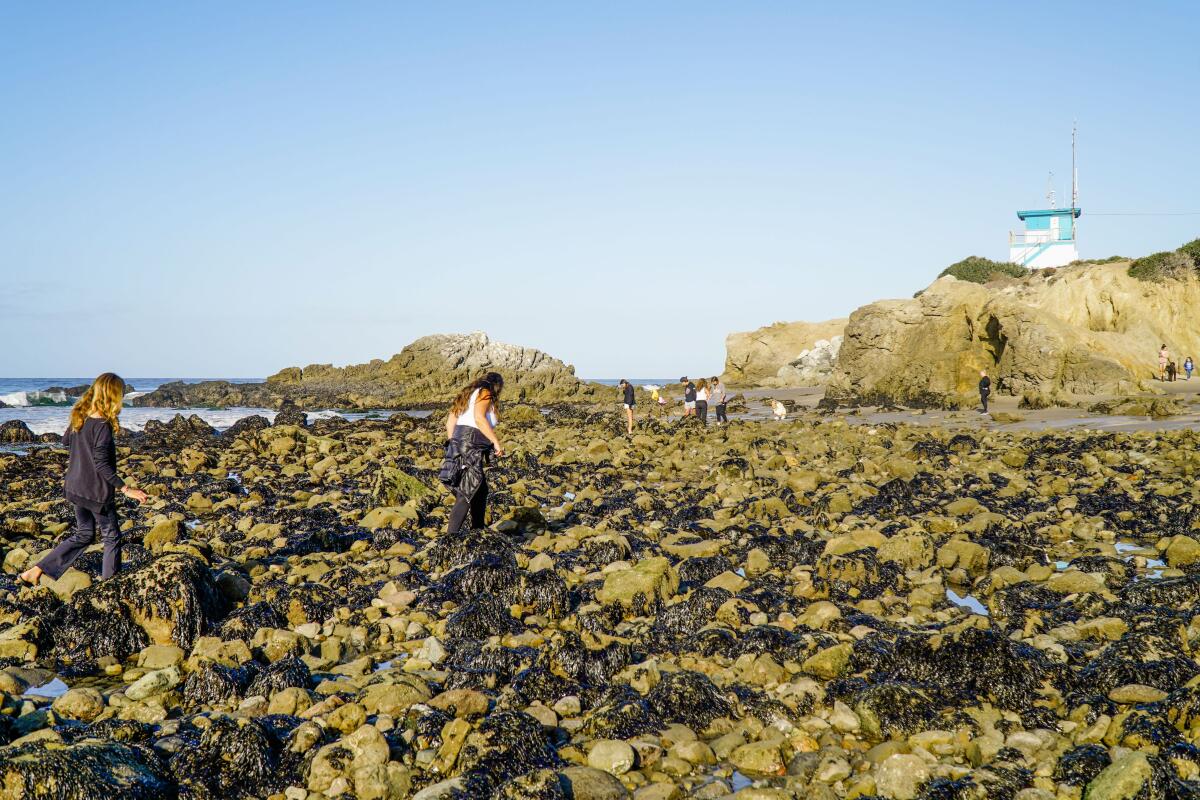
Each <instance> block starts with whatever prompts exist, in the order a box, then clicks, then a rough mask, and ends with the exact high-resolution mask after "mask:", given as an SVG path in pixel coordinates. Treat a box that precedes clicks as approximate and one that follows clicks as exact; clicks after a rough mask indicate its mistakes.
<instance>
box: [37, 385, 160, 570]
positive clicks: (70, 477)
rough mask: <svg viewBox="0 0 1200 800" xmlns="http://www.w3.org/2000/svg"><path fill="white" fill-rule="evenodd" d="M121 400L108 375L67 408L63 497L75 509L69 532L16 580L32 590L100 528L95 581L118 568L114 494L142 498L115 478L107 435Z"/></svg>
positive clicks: (121, 391) (113, 449)
mask: <svg viewBox="0 0 1200 800" xmlns="http://www.w3.org/2000/svg"><path fill="white" fill-rule="evenodd" d="M124 399H125V382H124V381H123V380H121V379H120V378H119V377H117V376H116V375H114V374H113V373H111V372H106V373H104V374H103V375H101V376H100V377H98V378H96V382H95V383H93V384H92V385H91V388H89V389H88V390H87V391H86V392H84V394H83V396H82V397H80V398H79V400H78V402H76V403H75V407H74V408H72V409H71V421H70V423H69V424H68V426H67V432H66V433H65V434H64V435H63V444H65V445H67V447H68V448H69V449H70V451H71V454H70V456H69V458H68V460H67V475H66V479H65V480H64V482H63V494H65V495H66V498H67V499H68V500H70V501H71V504H72V505H74V506H75V532H74V533H72V534H71V535H70V536H68V537H67V538H66V539H63V540H62V541H61V542H59V543H58V546H57V547H55V548H54V549H53V550H51V551H50V553H49V554H48V555H47V556H46V557H45V558H43V559H42V560H41V561H39V562H38V563H37V564H35V565H34V566H32V567H30V568H29V569H27V570H25V571H24V572H22V573H21V576H20V580H21V582H22V583H27V584H29V585H30V586H37V584H38V581H39V580H41V577H42V575H49V576H50V577H51V578H53V579H54V580H58V579H59V578H61V577H62V575H63V573H64V572H66V571H67V570H68V569H70V568H71V565H72V564H74V563H75V561H76V559H78V558H79V557H80V556H81V555H83V551H84V550H86V549H87V548H88V546H90V545H91V543H92V539H94V538H95V536H96V529H97V528H99V529H100V541H101V542H102V543H103V545H104V554H103V556H102V557H101V562H100V577H101V578H102V579H104V580H108V579H109V578H111V577H112V576H113V575H115V574H117V571H118V570H120V569H121V528H120V522H119V521H118V520H117V505H116V493H117V492H120V493H121V494H123V495H125V496H126V497H131V498H133V499H134V500H137V501H138V502H139V503H144V502H146V500H147V499H148V498H147V496H146V493H145V492H143V491H142V490H141V489H131V488H129V487H128V486H126V485H125V481H123V480H121V476H120V475H118V474H117V445H116V442H115V440H114V439H113V437H114V436H115V435H116V432H117V431H119V430H120V429H121V425H120V422H119V421H118V417H119V416H120V414H121V405H122V403H123V402H124Z"/></svg>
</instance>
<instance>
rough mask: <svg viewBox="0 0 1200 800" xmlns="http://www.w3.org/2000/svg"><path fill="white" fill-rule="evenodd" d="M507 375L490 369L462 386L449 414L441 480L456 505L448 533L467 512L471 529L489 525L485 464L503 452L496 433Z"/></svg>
mask: <svg viewBox="0 0 1200 800" xmlns="http://www.w3.org/2000/svg"><path fill="white" fill-rule="evenodd" d="M503 390H504V378H502V377H501V376H500V375H499V373H496V372H489V373H488V374H486V375H484V376H483V377H482V378H480V379H479V380H477V381H474V382H472V383H470V384H468V385H467V386H465V387H463V389H462V391H460V392H459V393H458V396H457V397H455V398H454V403H453V404H451V406H450V413H449V414H447V415H446V438H447V439H448V440H449V441H448V442H447V444H446V459H445V461H444V462H443V464H442V472H441V475H440V477H441V479H442V482H443V483H445V484H447V485H448V486H450V487H451V488H452V489H453V490H454V508H452V509H451V510H450V522H449V532H450V533H458V532H459V531H461V530H462V529H463V525H464V524H465V523H466V521H467V516H468V514H469V515H470V518H471V528H472V529H475V528H482V527H484V526H485V525H486V518H487V498H488V485H487V473H486V467H487V463H488V459H489V457H490V456H491V455H493V454H494V455H496V456H497V457H500V456H503V455H504V447H503V446H502V445H501V444H500V439H499V437H498V436H496V426H497V425H499V424H500V417H499V404H500V393H501V392H502V391H503Z"/></svg>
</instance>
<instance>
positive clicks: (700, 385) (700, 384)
mask: <svg viewBox="0 0 1200 800" xmlns="http://www.w3.org/2000/svg"><path fill="white" fill-rule="evenodd" d="M707 388H708V381H706V380H704V378H701V379H700V380H698V381H696V391H700V390H701V389H707Z"/></svg>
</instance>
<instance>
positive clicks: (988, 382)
mask: <svg viewBox="0 0 1200 800" xmlns="http://www.w3.org/2000/svg"><path fill="white" fill-rule="evenodd" d="M991 393H992V379H991V378H989V377H988V374H987V370H986V369H981V370H979V402H980V404H982V405H983V410H982V411H980V412H979V413H980V414H986V413H988V409H987V403H988V395H990V394H991Z"/></svg>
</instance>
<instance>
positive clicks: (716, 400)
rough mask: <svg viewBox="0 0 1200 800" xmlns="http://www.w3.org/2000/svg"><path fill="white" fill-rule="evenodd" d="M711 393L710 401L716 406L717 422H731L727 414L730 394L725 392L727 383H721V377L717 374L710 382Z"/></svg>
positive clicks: (719, 423) (721, 423)
mask: <svg viewBox="0 0 1200 800" xmlns="http://www.w3.org/2000/svg"><path fill="white" fill-rule="evenodd" d="M709 395H710V396H709V401H710V402H711V403H712V404H713V405H714V406H715V407H716V412H717V424H718V425H724V424H725V423H727V422H729V417H728V416H726V415H725V409H726V405H727V404H728V402H729V395H728V394H727V393H726V392H725V384H723V383H721V379H720V377H718V376H716V375H714V376H713V378H712V380H711V381H710V382H709Z"/></svg>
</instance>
